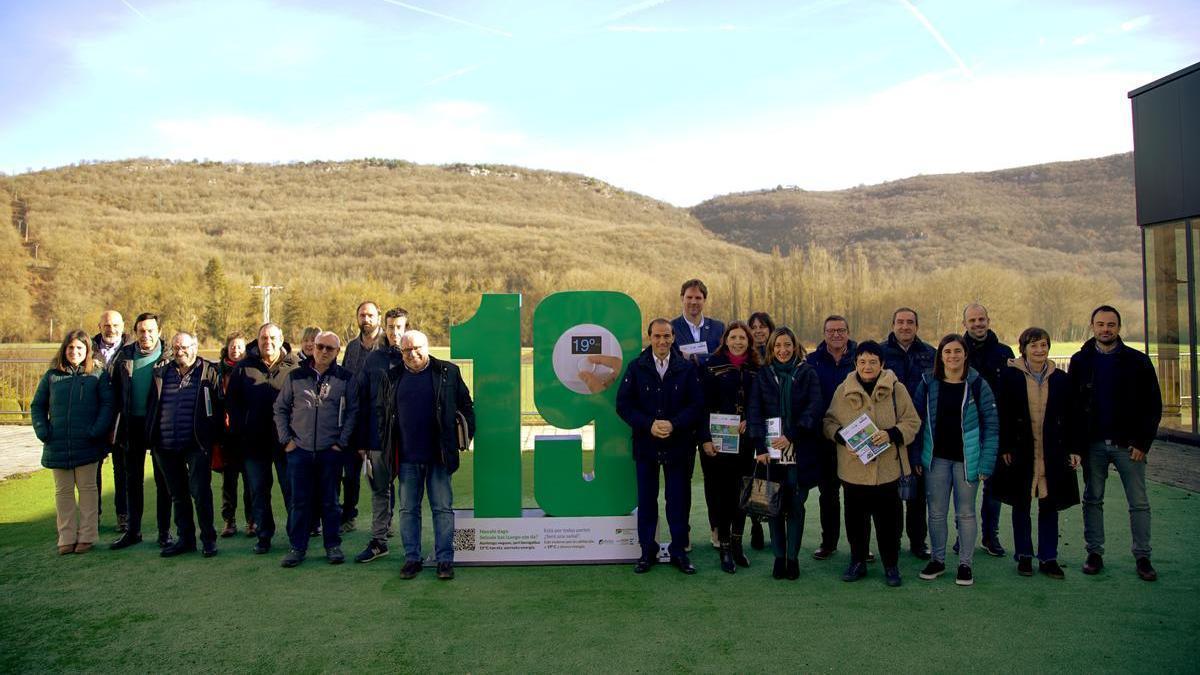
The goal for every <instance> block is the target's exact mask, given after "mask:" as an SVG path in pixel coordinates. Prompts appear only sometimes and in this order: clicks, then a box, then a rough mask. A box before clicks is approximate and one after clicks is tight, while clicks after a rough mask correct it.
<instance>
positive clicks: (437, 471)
mask: <svg viewBox="0 0 1200 675" xmlns="http://www.w3.org/2000/svg"><path fill="white" fill-rule="evenodd" d="M400 354H401V358H403V359H404V365H403V367H400V368H393V369H392V370H390V371H388V373H387V385H386V386H385V387H384V390H383V391H384V394H383V396H381V397H380V401H379V403H378V405H379V407H380V411H379V421H380V427H381V429H380V447H381V448H383V450H384V452H385V453H387V455H388V457H389V462H388V464H389V465H390V466H398V467H399V470H398V472H397V477H398V478H399V479H400V500H399V501H400V539H401V541H402V542H403V544H404V567H403V568H402V569H401V570H400V578H401V579H412V578H414V577H416V576H417V574H419V573H420V572H421V569H422V567H423V564H422V557H421V497H422V495H423V494H424V493H425V492H426V490H428V492H429V508H430V510H431V511H432V512H433V541H434V546H433V548H434V558H435V560H436V562H437V576H438V578H439V579H443V580H448V579H453V578H454V544H453V539H454V505H453V494H452V492H451V490H450V475H451V474H453V473H454V472H455V471H456V470H458V453H459V450H460V449H462V448H460V444H459V434H458V429H457V426H458V422H457V420H458V418H459V416H460V415H461V416H462V418H463V420H464V421H465V423H466V426H467V437H468V439H469V438H470V437H472V436H474V435H475V407H474V405H473V404H472V402H471V393H470V392H469V391H468V390H467V385H466V383H465V382H463V379H462V373H460V372H459V370H458V366H456V365H454V364H453V363H450V362H449V361H442V360H441V359H438V358H434V357H433V356H430V354H429V338H428V337H426V336H425V334H424V333H422V332H420V331H415V330H412V331H408V332H407V333H405V334H404V335H403V336H402V337H401V338H400Z"/></svg>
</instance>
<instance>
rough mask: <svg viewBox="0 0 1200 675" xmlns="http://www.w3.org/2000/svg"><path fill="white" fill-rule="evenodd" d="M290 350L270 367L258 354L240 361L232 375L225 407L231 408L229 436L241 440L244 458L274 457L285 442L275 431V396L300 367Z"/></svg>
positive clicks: (226, 392) (226, 394)
mask: <svg viewBox="0 0 1200 675" xmlns="http://www.w3.org/2000/svg"><path fill="white" fill-rule="evenodd" d="M299 367H300V365H299V362H298V361H297V360H296V357H295V356H294V355H292V354H290V353H286V354H284V355H283V356H281V357H280V358H279V360H278V361H276V362H275V365H274V366H271V367H270V368H268V367H267V364H265V363H263V360H262V359H261V358H260V357H258V356H247V357H246V358H244V359H242V360H241V361H238V364H237V365H236V366H234V367H233V372H232V373H230V375H229V385H228V389H227V390H226V391H225V406H226V409H227V410H229V435H230V436H231V437H232V438H234V439H237V441H236V442H237V444H238V445H240V446H241V449H242V456H243V457H254V458H258V459H263V458H271V457H273V456H274V454H275V453H277V452H280V451H282V449H283V445H282V444H281V443H280V442H279V437H278V435H277V434H276V432H275V412H274V405H275V397H277V396H278V395H279V391H280V390H281V389H283V383H284V380H286V379H287V376H288V373H290V372H292V371H293V370H295V369H296V368H299Z"/></svg>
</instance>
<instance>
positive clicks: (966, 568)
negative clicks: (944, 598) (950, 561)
mask: <svg viewBox="0 0 1200 675" xmlns="http://www.w3.org/2000/svg"><path fill="white" fill-rule="evenodd" d="M954 583H956V584H958V585H959V586H970V585H972V584H974V583H975V575H974V574H972V573H971V566H970V565H959V566H958V576H956V577H954Z"/></svg>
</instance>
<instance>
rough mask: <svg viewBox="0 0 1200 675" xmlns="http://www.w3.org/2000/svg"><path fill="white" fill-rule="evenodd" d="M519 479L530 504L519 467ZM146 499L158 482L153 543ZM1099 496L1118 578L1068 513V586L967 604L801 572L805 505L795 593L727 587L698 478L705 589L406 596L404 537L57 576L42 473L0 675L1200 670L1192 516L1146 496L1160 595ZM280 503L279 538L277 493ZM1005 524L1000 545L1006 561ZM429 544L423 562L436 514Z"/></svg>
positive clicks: (17, 526)
mask: <svg viewBox="0 0 1200 675" xmlns="http://www.w3.org/2000/svg"><path fill="white" fill-rule="evenodd" d="M524 461H525V464H526V466H525V478H526V481H525V485H526V503H527V504H530V505H532V503H533V500H532V497H531V494H532V487H531V486H532V481H531V480H530V478H531V473H532V469H531V464H532V457H531V455H529V453H526V454H525V455H524ZM471 466H472V465H471V458H470V457H469V456H467V457H466V458H465V461H464V468H463V470H462V471H461V472H459V474H457V475H456V477H455V495H456V503H457V504H459V505H467V504H470V502H471V487H470V478H471ZM106 474H107V469H106ZM147 475H149V468H147ZM214 478H215V479H216V480H217V481H218V483H217V484H218V485H219V480H220V477H219V476H215V477H214ZM105 489H106V491H109V492H106V494H105V498H104V504H105V507H106V509H107V511H106V513H105V514H104V517H103V522H102V528H101V535H102V539H104V540H106V541H107V540H108V539H111V538H113V537H115V534H113V523H114V516H113V514H112V510H111V505H112V498H111V492H110V491H111V480H110V479H109V476H108V475H106V476H105ZM153 492H154V486H153V482H152V481H148V482H147V486H146V504H147V508H146V514H145V516H146V530H147V532H151V533H152V532H153V530H154V524H153V518H154V515H153V504H154V497H153ZM1109 495H1110V497H1111V501H1110V505H1109V509H1108V512H1107V518H1108V532H1109V544H1110V546H1109V555H1108V556H1107V563H1108V568H1107V569H1106V570H1105V572H1104V573H1103V574H1102V575H1100V576H1098V577H1085V576H1084V575H1083V574H1081V573H1080V572H1079V565H1080V563H1081V562H1082V559H1083V557H1084V553H1083V541H1082V539H1083V537H1082V522H1081V514H1080V511H1079V509H1078V508H1075V509H1072V510H1070V511H1068V512H1066V513H1065V514H1064V517H1063V518H1062V528H1061V529H1062V532H1063V541H1062V544H1061V550H1062V556H1061V560H1062V562H1063V563H1064V566H1065V567H1066V568H1067V574H1068V576H1067V579H1066V580H1065V581H1061V582H1055V581H1052V580H1050V579H1047V578H1044V577H1040V576H1036V577H1034V578H1029V579H1026V578H1021V577H1018V576H1017V575H1016V573H1015V569H1014V564H1013V563H1012V561H1011V560H1010V559H1007V558H1005V559H997V558H990V557H988V556H987V555H985V554H983V553H982V552H979V553H978V554H977V555H976V579H977V580H976V585H975V586H974V587H973V588H959V587H956V586H955V585H954V583H953V580H952V579H951V578H949V577H948V576H947V577H943V578H942V579H940V580H938V581H936V582H924V581H921V580H920V579H918V578H917V571H918V570H919V569H920V566H921V563H920V562H919V561H918V560H916V559H915V558H913V557H912V556H910V555H908V554H907V553H903V554H902V556H901V568H902V573H903V575H904V586H903V587H901V588H899V589H888V588H886V587H885V586H884V585H883V579H882V570H881V569H880V566H879V564H878V563H877V564H875V565H872V566H871V569H870V574H869V576H868V577H867V578H866V579H865V580H863V581H861V582H858V583H856V584H846V583H843V582H842V581H840V578H839V577H840V574H841V572H842V569H843V567H844V566H845V564H846V563H847V558H848V555H847V548H848V547H847V545H846V544H845V543H844V542H843V544H842V549H841V550H840V551H839V553H838V554H837V555H836V556H835V557H834V558H833V559H832V560H830V561H827V562H816V561H813V560H812V559H811V558H810V557H809V554H810V553H811V551H812V549H813V547H814V546H815V544H816V543H817V528H818V526H817V519H816V515H817V514H816V510H817V499H816V495H815V493H814V494H813V495H810V499H809V507H810V508H809V516H808V521H807V524H806V528H805V538H804V542H805V543H804V547H803V551H802V558H801V578H800V580H799V581H796V582H787V581H775V580H772V579H771V578H770V567H771V565H770V563H771V556H770V554H769V553H768V552H758V551H750V557H751V561H752V567H751V568H750V569H748V570H739V571H738V573H737V574H736V575H733V576H730V575H726V574H723V573H721V572H720V571H719V569H718V568H717V560H716V554H715V552H714V551H712V549H711V548H709V546H708V543H707V539H708V537H707V532H706V527H705V524H706V516H705V508H704V499H703V493H702V488H701V479H700V472H699V471H697V473H696V477H695V480H694V482H693V511H692V523H693V532H694V533H695V540H696V542H695V543H696V548H695V551H694V552H693V557H694V560H695V562H696V565H697V567H698V568H699V570H700V572H699V574H698V575H696V576H694V577H685V576H683V575H682V574H679V573H678V572H677V571H675V570H674V569H672V568H670V567H667V566H659V567H658V568H656V569H654V570H653V571H652V572H651V573H650V574H647V575H644V576H635V575H634V574H633V571H632V569H631V566H629V565H605V566H559V567H495V568H459V570H458V578H457V579H456V580H454V581H452V582H449V583H446V582H438V581H437V580H436V579H435V578H434V575H433V574H432V572H431V571H427V572H426V573H425V574H424V575H423V576H421V577H419V578H418V579H416V580H413V581H401V580H400V579H399V576H398V573H399V568H400V565H401V562H402V558H403V555H402V554H401V547H400V542H399V540H398V539H393V540H392V554H391V555H389V556H388V557H386V558H383V559H381V560H379V561H376V562H374V563H371V564H369V565H357V564H354V563H353V562H349V563H347V564H345V565H343V566H341V567H333V566H330V565H327V564H325V563H324V561H323V559H322V558H321V557H320V556H319V555H318V554H319V552H320V544H319V543H317V542H314V544H313V545H312V546H311V547H310V554H312V555H313V557H312V558H310V559H309V560H308V561H307V562H305V563H304V564H303V565H301V566H300V567H299V568H297V569H293V570H285V569H281V568H280V567H279V559H280V558H281V557H282V555H283V553H284V552H285V551H286V542H285V538H284V537H283V536H282V533H281V534H280V535H278V536H277V537H276V539H275V548H274V550H272V552H271V553H270V554H269V555H266V556H255V555H253V554H252V553H251V552H250V540H248V539H246V538H244V537H242V536H238V537H236V538H233V539H221V540H219V546H220V547H221V553H220V555H219V556H218V557H216V558H214V559H211V560H205V559H202V558H200V556H199V555H191V556H182V557H181V558H175V559H170V560H163V559H161V558H159V557H158V550H157V549H156V548H155V546H154V544H153V543H151V542H146V543H143V544H141V545H139V546H135V547H133V548H131V549H127V550H125V551H118V552H112V551H108V550H107V549H104V548H100V549H97V550H95V551H94V552H92V553H89V554H87V555H70V556H65V557H59V556H58V555H56V554H55V551H54V543H55V542H54V515H53V481H52V479H51V476H50V474H49V472H47V471H38V472H35V473H33V474H31V475H29V476H24V477H18V478H14V479H10V480H6V481H2V482H0V672H20V673H23V672H47V671H51V672H57V671H91V672H94V671H105V672H114V673H115V672H161V671H165V670H173V671H182V672H288V673H297V672H331V671H333V672H362V671H377V672H388V671H404V672H429V671H435V672H443V671H457V672H464V671H465V672H478V671H502V672H534V671H539V672H546V671H555V672H564V671H566V672H570V671H589V672H594V671H604V672H636V671H641V672H662V671H672V672H679V671H725V672H754V671H768V672H776V671H790V672H809V671H824V670H835V671H860V672H861V671H864V670H865V671H868V672H870V671H894V672H917V671H922V672H926V671H934V672H952V671H955V672H962V671H967V670H970V671H1001V670H1003V671H1010V672H1029V671H1046V670H1058V669H1066V670H1068V671H1083V672H1120V671H1125V672H1129V671H1134V670H1137V671H1143V672H1145V671H1148V672H1163V671H1173V672H1184V671H1194V669H1195V667H1196V663H1198V662H1200V643H1198V642H1197V640H1196V639H1195V636H1196V635H1197V632H1198V631H1200V606H1198V605H1197V602H1196V599H1197V598H1198V597H1200V593H1198V590H1200V589H1198V585H1200V565H1197V563H1196V562H1195V560H1196V559H1195V556H1194V550H1193V546H1194V543H1195V542H1196V541H1197V540H1198V539H1200V499H1197V497H1196V495H1195V494H1192V493H1189V492H1186V491H1183V490H1178V489H1174V488H1170V487H1165V486H1162V485H1157V484H1154V485H1152V487H1151V503H1152V504H1153V508H1154V533H1155V540H1154V545H1155V555H1154V561H1155V564H1156V566H1157V567H1158V569H1159V573H1160V575H1161V579H1160V581H1159V582H1158V583H1154V584H1149V583H1145V582H1142V581H1140V580H1138V579H1137V577H1136V576H1135V575H1134V572H1133V561H1132V559H1131V558H1130V557H1129V554H1128V552H1127V551H1128V548H1127V547H1128V542H1129V527H1128V521H1127V515H1126V510H1125V508H1124V500H1123V497H1122V494H1121V489H1120V483H1119V482H1118V481H1117V478H1116V477H1115V476H1113V477H1112V478H1111V479H1110V482H1109ZM217 498H218V500H219V494H218V497H217ZM274 502H275V504H276V510H277V512H278V513H277V516H276V517H277V519H278V520H279V522H280V523H282V522H283V513H282V506H281V499H280V498H279V495H278V492H276V495H275V500H274ZM362 506H363V507H366V508H368V509H369V490H368V489H366V486H365V485H364V490H363V501H362ZM1008 513H1009V512H1008V509H1005V511H1004V516H1005V520H1004V524H1003V527H1002V539H1003V540H1004V542H1005V543H1006V544H1011V540H1012V537H1011V530H1010V527H1009V525H1008V521H1007V517H1008ZM366 519H367V518H366V516H365V515H363V516H360V519H359V522H360V524H365V521H366ZM425 535H426V536H425V539H426V542H425V547H426V550H427V551H428V550H430V547H431V546H432V542H431V535H432V531H431V529H430V527H429V522H428V513H427V514H426V524H425ZM367 539H368V534H367V533H366V532H364V531H358V532H354V533H352V534H350V535H348V536H346V537H345V541H344V543H343V548H344V550H345V551H346V552H347V554H348V555H353V554H354V553H357V552H358V551H359V550H361V549H362V547H363V546H364V545H365V544H366V542H367Z"/></svg>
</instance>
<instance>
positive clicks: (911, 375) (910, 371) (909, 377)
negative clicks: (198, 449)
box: [882, 333, 937, 397]
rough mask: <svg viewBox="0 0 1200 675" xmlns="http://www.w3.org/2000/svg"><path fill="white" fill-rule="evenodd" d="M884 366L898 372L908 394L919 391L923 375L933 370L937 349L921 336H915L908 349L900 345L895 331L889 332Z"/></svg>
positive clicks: (897, 376) (884, 352) (885, 346)
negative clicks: (922, 339) (918, 386)
mask: <svg viewBox="0 0 1200 675" xmlns="http://www.w3.org/2000/svg"><path fill="white" fill-rule="evenodd" d="M882 346H883V367H884V368H887V369H888V370H890V371H892V372H893V373H895V374H896V378H897V379H899V380H900V383H901V384H903V385H904V388H905V389H907V390H908V395H909V396H910V397H911V396H912V395H914V394H916V393H917V385H919V384H921V375H923V374H925V373H926V372H928V371H930V370H933V359H934V356H936V355H937V350H936V349H934V348H933V345H930V344H929V343H927V342H922V341H921V338H919V337H914V338H913V342H912V344H911V345H909V346H908V350H907V351H905V349H904V347H901V346H900V341H899V340H897V339H896V334H895V333H889V334H888V338H887V341H886V342H884V343H883V345H882Z"/></svg>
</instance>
